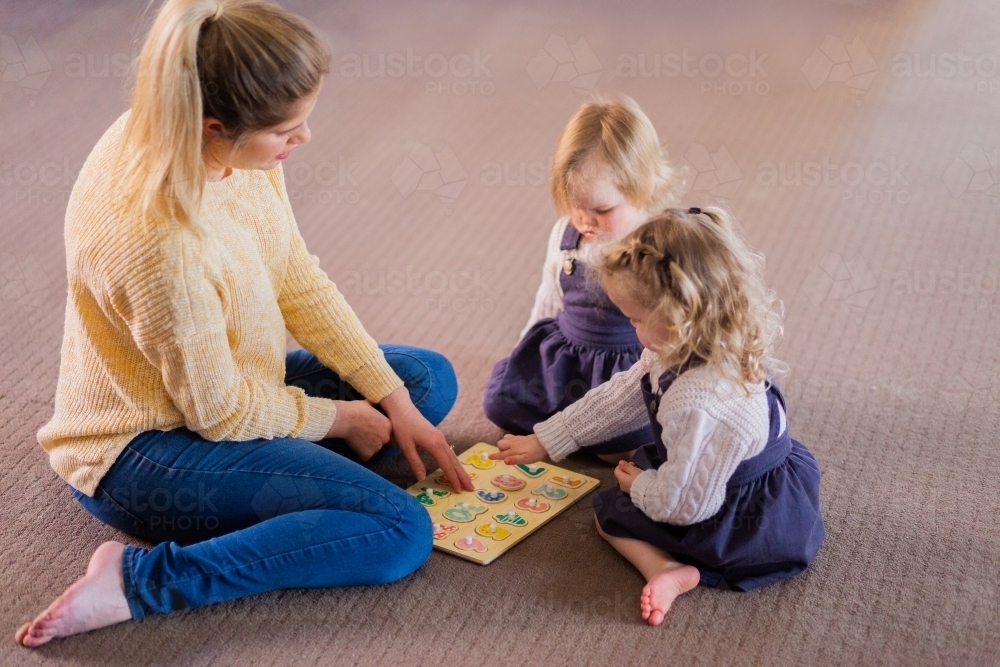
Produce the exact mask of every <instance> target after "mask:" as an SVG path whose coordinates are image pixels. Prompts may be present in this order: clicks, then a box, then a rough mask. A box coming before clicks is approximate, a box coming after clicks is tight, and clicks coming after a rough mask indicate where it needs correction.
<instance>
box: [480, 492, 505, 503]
mask: <svg viewBox="0 0 1000 667" xmlns="http://www.w3.org/2000/svg"><path fill="white" fill-rule="evenodd" d="M476 495H477V496H479V499H480V500H482V501H483V502H484V503H502V502H503V501H505V500H507V494H506V493H504V492H503V491H484V490H483V489H479V490H478V491H476Z"/></svg>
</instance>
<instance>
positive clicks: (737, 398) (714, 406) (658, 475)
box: [535, 350, 785, 525]
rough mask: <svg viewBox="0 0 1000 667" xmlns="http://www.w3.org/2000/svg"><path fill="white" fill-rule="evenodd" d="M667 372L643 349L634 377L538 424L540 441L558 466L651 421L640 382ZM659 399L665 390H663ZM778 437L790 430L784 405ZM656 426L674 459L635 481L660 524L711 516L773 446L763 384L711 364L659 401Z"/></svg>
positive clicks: (636, 499)
mask: <svg viewBox="0 0 1000 667" xmlns="http://www.w3.org/2000/svg"><path fill="white" fill-rule="evenodd" d="M665 370H666V369H665V368H663V367H662V365H661V364H660V362H659V359H658V358H657V356H656V354H655V353H653V352H651V351H650V350H643V352H642V356H641V357H640V358H639V361H637V362H636V363H635V365H634V366H632V368H630V369H629V370H627V371H622V372H620V373H616V374H615V375H613V376H612V377H611V379H610V380H608V381H607V382H605V383H604V384H602V385H599V386H597V387H594V388H593V389H591V390H590V391H589V392H587V393H586V394H585V395H584V396H583V397H582V398H581V399H580V400H578V401H577V402H576V403H573V405H571V406H569V407H568V408H566V409H565V410H563V411H562V412H557V413H556V414H554V415H553V416H552V417H550V418H549V419H547V420H545V421H543V422H540V423H538V424H535V435H537V436H538V440H539V441H540V442H541V444H542V446H543V447H544V448H545V451H546V452H548V454H549V456H550V457H551V458H552V460H553V461H559V460H561V459H563V458H565V457H567V456H569V455H570V454H571V453H572V452H574V451H576V450H578V449H580V448H581V447H587V446H588V445H596V444H598V443H600V442H603V441H605V440H608V439H610V438H613V437H615V436H617V435H622V434H624V433H629V432H631V431H634V430H635V429H636V428H638V427H640V426H642V425H643V424H644V423H647V424H648V423H649V413H648V412H647V411H646V406H645V403H644V402H643V399H642V390H641V384H640V381H641V380H642V377H643V375H648V376H649V379H650V384H651V386H653V387H657V386H658V385H659V383H658V380H659V378H660V375H661V374H662V373H663V372H664V371H665ZM657 393H659V390H657ZM778 418H779V425H780V428H779V433H780V432H783V431H784V430H785V418H784V412H783V411H781V407H780V405H779V414H778ZM656 420H657V421H658V422H659V423H660V425H661V426H662V427H663V444H664V445H665V446H666V448H667V453H668V454H669V457H668V460H667V462H666V463H664V464H663V465H661V466H660V467H659V468H658V469H656V470H645V471H643V472H642V473H640V474H639V475H638V476H637V477H636V478H635V479H634V480H633V482H632V489H631V492H630V494H629V495H630V497H631V498H632V502H633V503H634V504H635V506H636V507H638V508H639V509H640V510H642V512H643V513H645V514H646V515H647V516H648V517H650V518H651V519H653V520H654V521H663V522H666V523H673V524H678V525H690V524H693V523H698V522H699V521H704V520H705V519H708V518H711V517H712V516H713V515H715V513H716V512H718V511H719V508H720V507H721V506H722V503H723V501H724V500H725V497H726V483H727V482H728V481H729V478H730V477H732V476H733V473H734V472H735V471H736V468H737V467H738V466H739V464H740V463H741V462H743V461H745V460H746V459H749V458H751V457H753V456H756V455H757V454H759V453H760V452H762V451H763V450H764V446H765V445H767V439H768V431H769V427H770V419H769V413H768V405H767V393H766V392H765V390H764V383H763V382H761V383H758V384H756V385H754V386H751V387H750V394H749V396H748V395H747V392H746V391H744V389H743V387H742V386H740V385H738V384H736V383H735V382H732V381H730V380H728V379H726V378H723V377H722V376H721V375H720V374H718V373H717V372H715V371H713V370H712V369H711V368H710V367H708V366H699V367H696V368H692V369H691V370H689V371H687V372H685V373H681V374H680V376H678V377H677V379H676V380H674V382H673V384H671V385H670V388H669V389H667V391H666V392H665V393H664V394H663V395H662V397H661V398H660V399H659V405H658V406H657V410H656Z"/></svg>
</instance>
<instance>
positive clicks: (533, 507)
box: [514, 498, 552, 514]
mask: <svg viewBox="0 0 1000 667" xmlns="http://www.w3.org/2000/svg"><path fill="white" fill-rule="evenodd" d="M514 506H515V507H517V508H518V509H522V510H528V511H529V512H537V513H538V514H541V513H542V512H548V511H549V508H550V507H552V505H549V504H548V503H547V502H545V501H544V500H539V499H538V498H521V499H520V500H518V501H517V502H516V503H514Z"/></svg>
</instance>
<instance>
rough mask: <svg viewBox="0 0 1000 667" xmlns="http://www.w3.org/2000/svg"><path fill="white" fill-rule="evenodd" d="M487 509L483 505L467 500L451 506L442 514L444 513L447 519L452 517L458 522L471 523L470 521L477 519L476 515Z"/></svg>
mask: <svg viewBox="0 0 1000 667" xmlns="http://www.w3.org/2000/svg"><path fill="white" fill-rule="evenodd" d="M485 511H486V508H485V507H483V506H482V505H470V504H469V503H466V502H460V503H456V504H455V505H454V506H452V507H449V508H448V509H446V510H445V511H444V512H442V514H444V517H445V518H446V519H451V520H452V521H456V522H458V523H469V522H470V521H475V520H476V517H477V516H479V515H480V514H482V513H483V512H485Z"/></svg>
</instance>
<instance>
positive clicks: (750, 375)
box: [493, 208, 825, 625]
mask: <svg viewBox="0 0 1000 667" xmlns="http://www.w3.org/2000/svg"><path fill="white" fill-rule="evenodd" d="M599 273H600V277H601V281H602V283H603V284H604V286H605V288H606V289H607V293H608V294H609V295H610V297H611V298H613V299H614V302H615V304H617V306H618V307H619V309H620V310H621V312H622V313H623V315H624V316H625V317H627V318H628V319H629V320H630V321H631V322H632V323H633V324H634V325H635V329H636V335H637V337H638V338H639V340H640V341H641V342H642V343H643V345H644V347H645V349H644V351H643V352H642V355H641V357H640V358H639V360H638V362H636V364H635V365H634V366H632V368H630V369H629V370H628V371H625V372H622V373H619V374H617V375H615V376H614V377H613V378H612V379H611V380H610V381H608V382H606V383H605V384H602V385H600V386H599V387H596V388H594V389H592V390H591V391H589V392H588V393H587V394H586V395H585V396H584V397H582V398H581V399H580V400H579V401H577V402H576V403H574V404H573V405H571V406H569V407H568V408H566V409H564V410H562V411H560V412H558V413H556V414H555V415H553V416H552V417H550V418H549V419H547V420H545V421H544V422H542V423H539V424H537V425H536V426H535V429H534V431H535V433H534V435H530V436H524V437H518V436H505V437H504V438H503V439H501V440H500V442H499V443H498V444H497V446H498V448H499V452H498V453H496V454H494V455H493V458H496V459H500V460H503V461H504V462H505V463H507V464H517V463H534V462H536V461H540V460H541V459H543V458H545V456H546V455H548V456H549V457H551V458H552V459H553V460H554V461H559V460H561V459H562V458H564V457H566V456H567V455H569V454H570V453H572V452H574V451H577V450H579V449H591V448H592V447H595V446H598V447H599V446H600V445H601V443H604V442H606V441H607V440H608V439H614V438H615V437H617V436H618V435H619V434H621V433H626V432H633V431H634V430H635V429H636V428H637V427H638V426H639V425H648V426H649V428H650V429H651V431H652V434H653V437H654V440H653V442H652V443H650V444H647V445H644V446H643V447H641V448H640V449H639V450H638V451H636V452H635V454H634V455H633V456H632V460H631V461H630V462H629V461H625V460H622V461H620V462H619V463H618V467H617V468H616V469H615V478H616V481H617V482H618V484H617V486H615V487H613V488H610V489H607V490H605V491H602V492H600V493H599V494H597V495H596V496H595V497H594V510H595V515H596V519H597V525H598V530H599V532H600V534H601V536H602V537H603V538H604V539H605V540H607V541H608V542H609V543H610V544H611V545H612V546H613V547H614V548H615V549H617V550H618V551H619V553H621V554H622V555H623V556H624V557H625V558H626V559H628V560H629V562H631V563H632V564H633V565H635V567H636V568H637V569H639V571H640V572H642V574H643V575H644V576H645V577H646V579H647V584H646V587H645V588H644V589H643V593H642V596H641V598H640V608H641V610H642V616H643V618H644V619H646V620H647V621H648V622H649V623H651V624H653V625H658V624H659V623H661V622H662V621H663V618H664V615H665V614H666V613H667V611H668V610H669V609H670V605H671V604H672V603H673V601H674V599H675V598H676V597H677V596H678V595H680V594H683V593H685V592H687V591H689V590H691V589H692V588H694V587H695V586H697V585H698V583H703V584H706V585H710V586H720V587H726V588H730V589H734V590H740V591H748V590H751V589H753V588H757V587H759V586H763V585H765V584H770V583H774V582H777V581H780V580H783V579H787V578H789V577H792V576H794V575H796V574H799V573H801V572H802V571H803V570H805V569H806V568H807V567H808V565H809V563H810V562H812V560H813V558H814V557H815V555H816V553H817V551H818V550H819V548H820V545H821V544H822V542H823V539H824V535H825V533H824V526H823V517H822V513H821V511H820V503H819V487H820V468H819V464H818V463H817V462H816V459H815V458H814V457H813V455H812V453H810V451H809V450H808V449H807V448H806V447H805V446H804V445H803V444H802V443H800V442H798V441H797V440H794V439H792V437H791V435H790V434H789V429H788V424H787V419H786V411H785V398H784V396H783V395H782V393H781V391H780V390H779V389H778V387H777V385H776V384H775V383H774V381H773V378H772V377H771V373H770V370H769V368H770V367H772V366H774V365H776V364H775V363H773V362H771V361H770V354H771V351H772V350H773V349H774V346H775V345H776V343H777V340H778V337H779V336H780V333H781V320H780V317H779V316H778V314H777V312H776V309H775V308H774V296H773V293H772V292H770V291H769V290H768V289H767V288H766V286H765V285H764V282H763V277H762V276H763V262H762V260H761V258H760V257H759V256H758V255H755V254H753V253H752V252H751V251H750V250H749V248H747V247H746V246H745V244H744V243H743V241H742V239H740V238H739V236H738V234H737V232H736V230H735V226H734V224H733V223H732V221H731V220H730V218H729V216H728V215H727V214H726V213H725V212H724V211H723V210H721V209H717V208H713V209H705V210H704V211H702V210H701V209H697V208H692V209H689V210H687V211H684V210H681V209H668V210H666V211H664V212H663V213H662V214H661V215H659V216H656V217H655V218H653V219H652V220H650V221H649V222H647V223H646V224H644V225H642V226H641V227H640V228H639V229H637V230H636V231H635V232H633V233H631V234H629V235H628V236H626V237H625V238H624V239H622V240H621V241H620V242H619V243H616V244H614V245H613V246H611V247H610V248H609V249H608V250H607V253H606V254H605V256H604V257H603V259H602V260H601V263H600V266H599Z"/></svg>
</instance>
